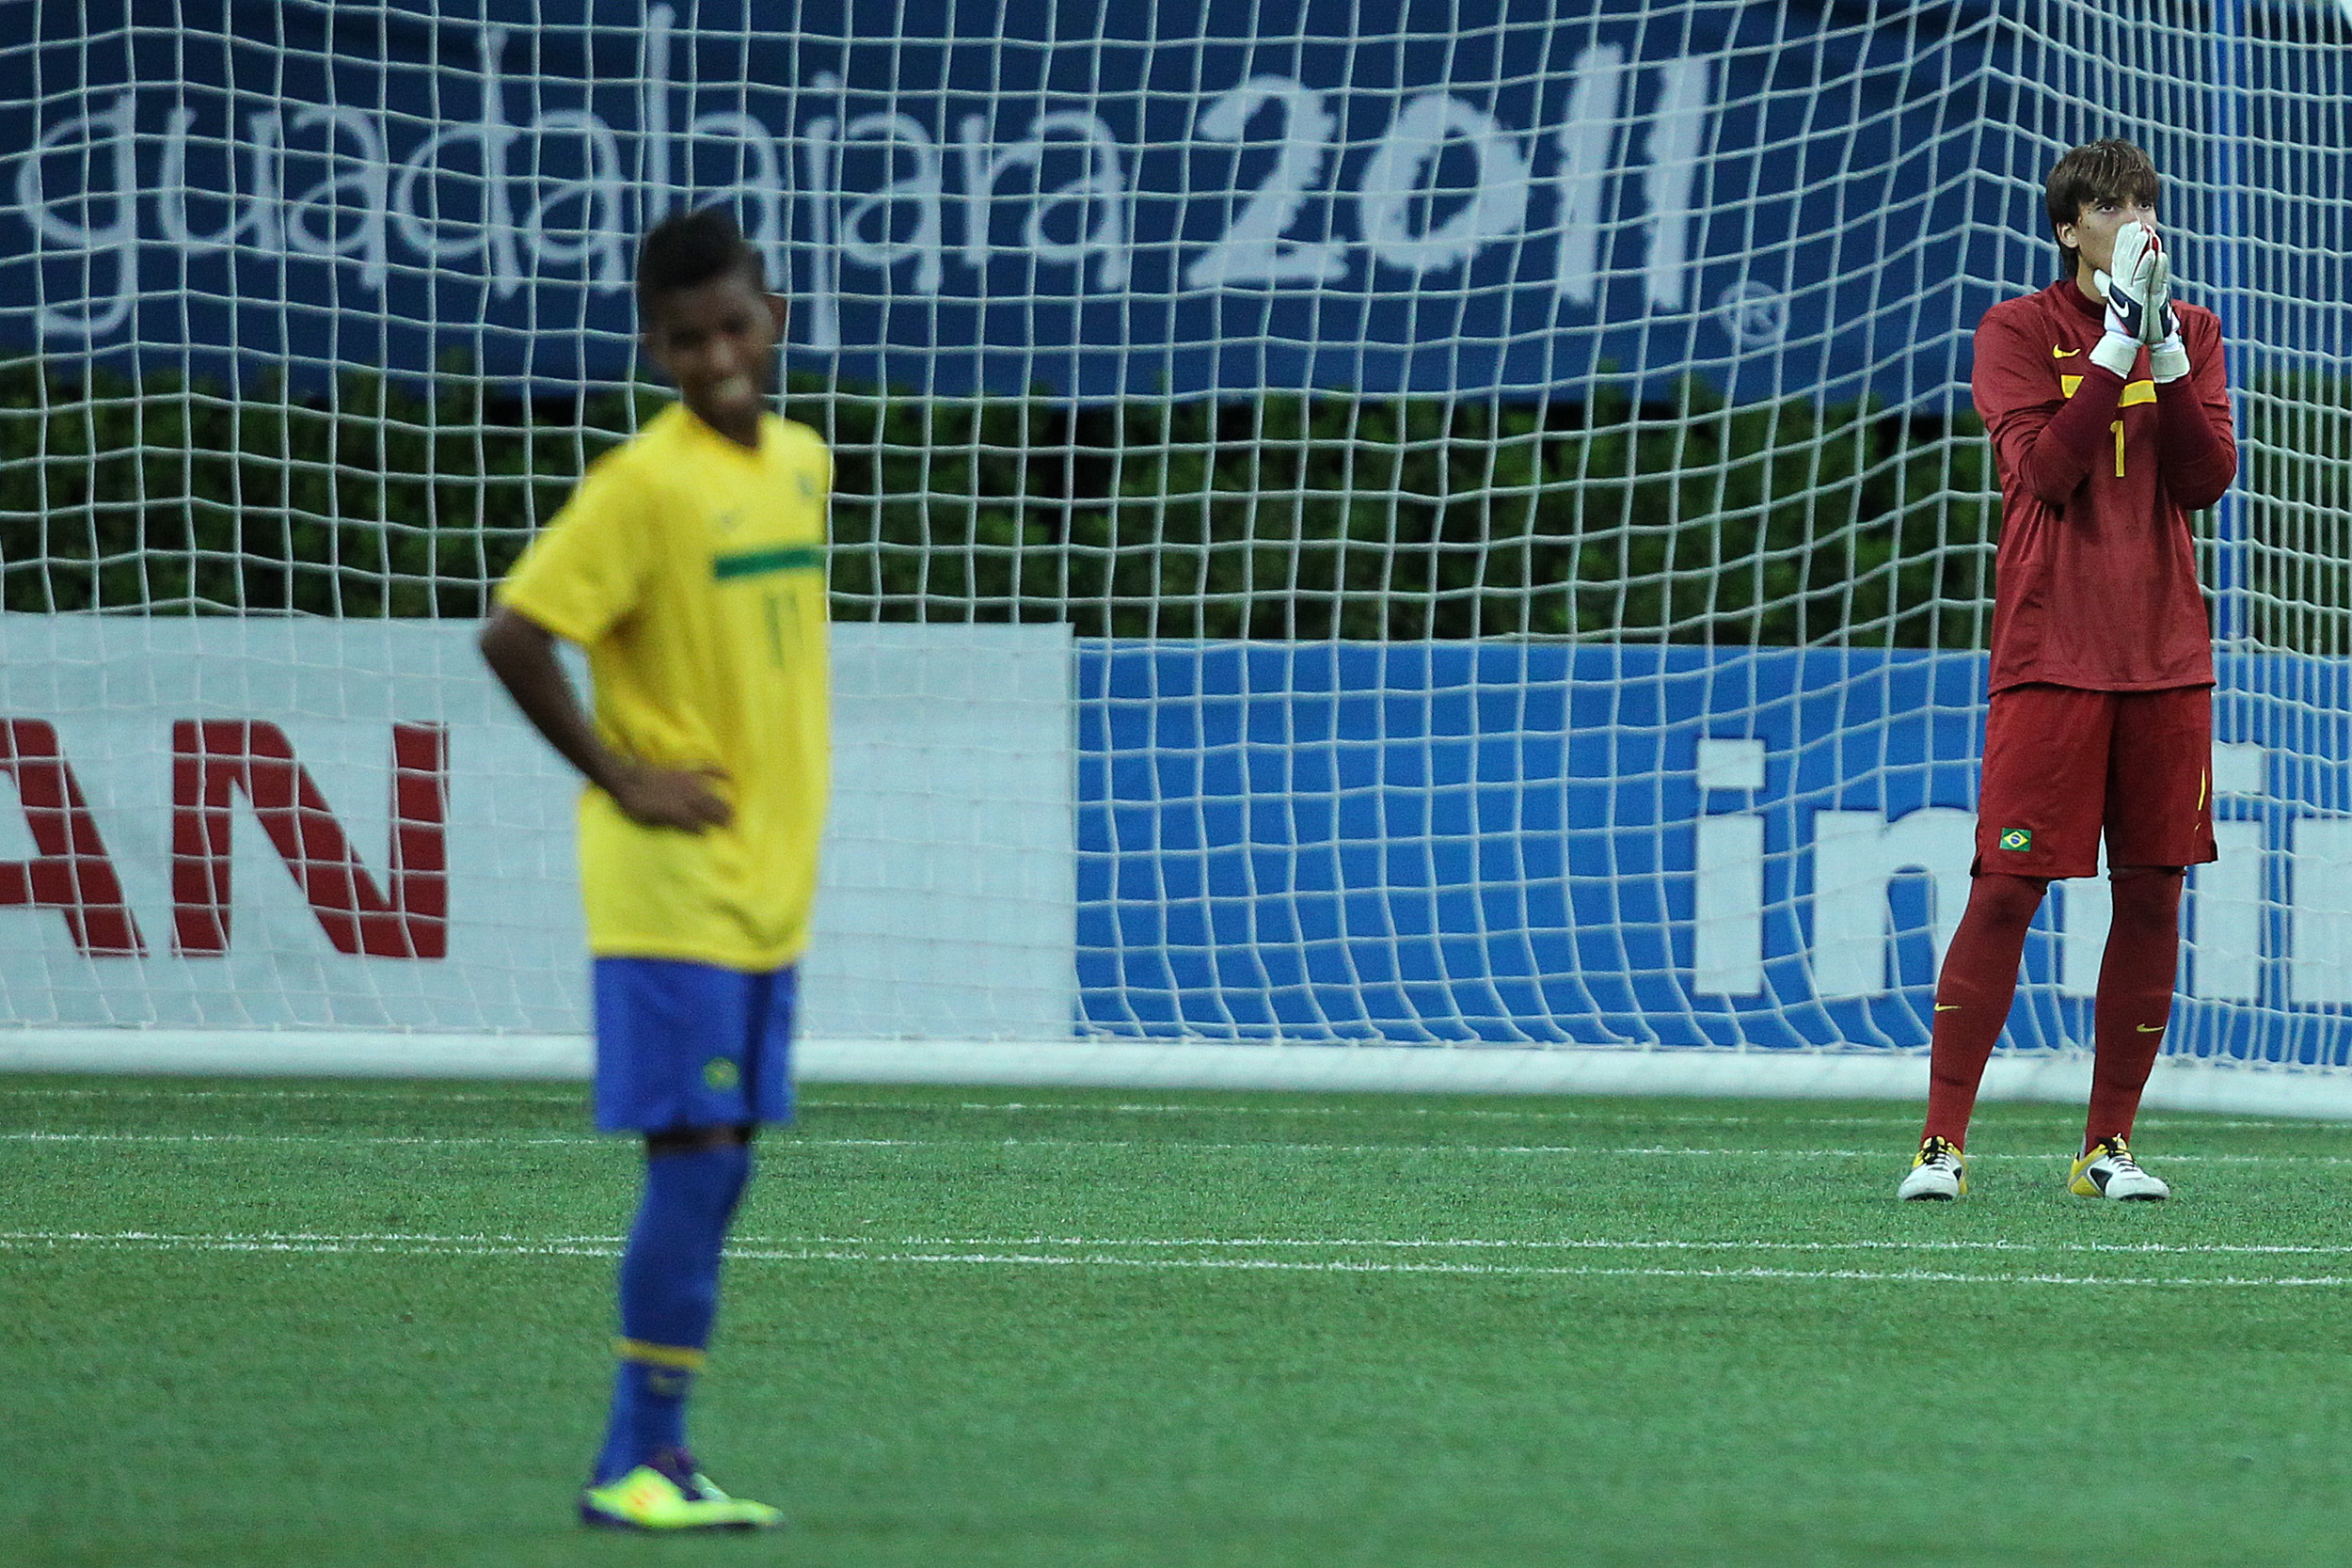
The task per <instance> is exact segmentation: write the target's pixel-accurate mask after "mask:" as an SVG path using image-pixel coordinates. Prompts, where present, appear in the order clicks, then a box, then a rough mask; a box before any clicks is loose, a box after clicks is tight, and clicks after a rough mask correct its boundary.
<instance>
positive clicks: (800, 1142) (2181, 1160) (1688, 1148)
mask: <svg viewBox="0 0 2352 1568" xmlns="http://www.w3.org/2000/svg"><path fill="white" fill-rule="evenodd" d="M6 1143H36V1144H40V1143H56V1144H159V1145H189V1144H265V1145H277V1144H285V1145H301V1146H321V1145H347V1146H351V1147H361V1146H366V1147H379V1146H381V1147H418V1148H621V1147H625V1140H624V1139H623V1138H622V1137H620V1136H604V1137H588V1136H574V1135H565V1134H555V1135H548V1134H539V1135H534V1136H528V1137H450V1136H443V1135H439V1134H417V1135H401V1134H387V1133H342V1132H24V1131H19V1132H0V1144H6ZM770 1147H771V1148H777V1147H781V1148H810V1149H834V1148H842V1149H869V1148H881V1149H981V1148H990V1149H1005V1148H1038V1149H1062V1150H1067V1149H1087V1148H1108V1149H1138V1148H1139V1149H1147V1150H1156V1151H1166V1152H1168V1153H1196V1154H1255V1155H1265V1154H1365V1155H1388V1156H1413V1157H1422V1156H1429V1155H1453V1154H1462V1155H1478V1154H1484V1155H1501V1156H1509V1157H1529V1156H1548V1157H1558V1158H1565V1159H1578V1158H1604V1159H1727V1160H1894V1161H1898V1162H1899V1160H1900V1158H1901V1156H1902V1154H1903V1152H1904V1151H1903V1150H1902V1149H1900V1148H1895V1149H1887V1148H1708V1147H1699V1146H1692V1145H1686V1144H1640V1145H1633V1146H1629V1147H1621V1148H1603V1147H1600V1146H1597V1145H1592V1144H1414V1143H1388V1144H1307V1143H1283V1142H1279V1141H1274V1140H1267V1141H1264V1142H1259V1143H1204V1142H1200V1141H1198V1140H1192V1139H1179V1138H987V1139H979V1138H817V1137H809V1136H806V1135H794V1134H785V1135H782V1136H780V1137H779V1138H778V1139H777V1140H776V1142H775V1144H772V1145H771V1146H770ZM2065 1158H2066V1156H2065V1155H2063V1154H2059V1153H2055V1152H2049V1151H2044V1152H2041V1153H2015V1154H2008V1153H1998V1154H1996V1153H1980V1154H1971V1155H1969V1156H1968V1159H1969V1162H1970V1163H1971V1164H1978V1163H1981V1162H1992V1161H2026V1162H2031V1163H2034V1164H2055V1163H2058V1162H2062V1161H2063V1160H2064V1159H2065ZM2152 1158H2153V1160H2154V1161H2155V1163H2156V1164H2227V1165H2265V1164H2282V1165H2352V1155H2345V1154H2189V1153H2182V1154H2175V1153H2169V1152H2168V1153H2162V1154H2158V1155H2155V1156H2153V1157H2152Z"/></svg>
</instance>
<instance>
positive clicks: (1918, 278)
mask: <svg viewBox="0 0 2352 1568" xmlns="http://www.w3.org/2000/svg"><path fill="white" fill-rule="evenodd" d="M1879 13H1883V14H1879ZM10 20H11V25H14V24H16V23H18V22H20V21H23V22H28V23H29V25H28V26H27V27H26V28H25V32H24V37H23V38H21V39H12V40H7V41H6V42H0V147H7V148H10V149H16V150H19V151H17V152H16V153H15V154H14V155H13V156H11V157H9V158H8V160H7V161H6V162H5V164H0V340H5V341H7V342H8V344H11V345H13V346H14V347H16V348H18V349H25V350H30V349H43V350H46V351H49V352H51V353H57V352H75V353H80V352H88V351H96V352H100V353H103V354H106V355H110V356H116V357H118V358H123V359H135V360H137V361H139V362H141V363H151V362H157V361H160V362H162V363H164V364H167V365H171V366H179V367H192V368H196V369H199V370H202V371H214V372H217V371H221V370H223V369H227V370H232V371H236V372H240V373H248V372H253V371H255V370H257V369H266V370H269V371H272V372H282V371H288V370H291V371H292V372H294V374H296V375H297V376H306V375H307V376H310V377H316V376H318V375H321V374H323V373H325V372H326V367H327V366H328V365H330V364H331V365H333V366H339V367H343V368H350V367H359V368H365V369H375V368H385V369H390V370H393V371H396V372H421V371H426V370H430V369H432V368H433V367H435V366H437V365H447V364H449V363H452V362H453V359H454V360H455V361H456V362H463V363H467V364H470V365H474V366H478V367H480V368H481V369H483V370H485V371H486V372H490V373H492V374H494V375H498V376H501V377H526V378H531V379H532V380H536V381H541V382H551V383H560V384H576V383H578V382H580V381H581V380H583V379H586V380H592V381H594V380H611V379H613V378H616V377H625V376H627V375H628V374H629V373H631V367H632V363H633V361H632V360H631V357H630V339H631V335H632V331H633V322H632V317H631V306H630V300H629V294H628V273H629V268H630V263H631V245H632V236H633V235H634V234H635V233H636V232H638V231H639V230H640V229H641V227H642V226H643V224H644V222H645V221H646V219H647V218H648V217H649V216H650V215H652V214H657V213H659V212H660V211H661V210H663V209H664V208H666V207H668V206H671V205H673V204H675V203H677V202H680V201H690V200H691V201H697V202H700V201H707V200H726V201H731V202H733V203H734V204H735V205H736V206H737V208H738V209H739V211H740V212H741V214H742V215H743V218H744V221H745V223H746V225H747V227H748V228H749V229H750V230H751V231H752V232H753V233H754V234H755V237H756V238H757V240H758V241H759V243H760V245H762V247H763V248H764V249H765V250H766V251H767V253H768V255H769V257H770V259H771V270H772V271H773V273H774V274H775V275H776V277H777V278H778V279H779V281H780V283H781V284H782V286H783V287H785V288H786V289H787V291H788V292H789V293H791V294H792V296H793V298H794V301H795V311H796V318H795V322H794V325H793V326H792V329H791V334H790V337H791V344H792V350H793V355H794V362H795V363H797V364H799V365H801V366H803V367H804V368H810V369H822V370H825V371H827V372H833V373H837V374H843V375H847V376H850V377H852V378H855V379H857V380H860V381H864V382H867V383H878V384H884V385H893V386H898V387H903V388H910V389H914V390H920V391H942V392H966V391H971V390H975V389H988V390H993V391H997V392H1024V391H1027V390H1030V389H1032V388H1039V387H1043V388H1050V389H1052V390H1054V391H1056V392H1059V393H1063V394H1074V395H1077V396H1081V397H1107V396H1113V395H1120V394H1136V393H1141V394H1157V393H1178V394H1184V393H1199V392H1240V393H1254V392H1258V391H1261V390H1264V389H1268V388H1293V389H1304V388H1352V389H1361V390H1368V391H1375V392H1388V391H1395V390H1404V389H1409V390H1420V391H1445V392H1457V393H1464V394H1499V395H1534V394H1537V393H1542V392H1546V391H1549V390H1550V389H1554V388H1561V389H1564V390H1565V392H1566V393H1567V395H1571V396H1575V395H1581V392H1579V390H1578V389H1579V388H1581V387H1583V386H1584V385H1585V384H1586V383H1588V382H1589V380H1590V379H1591V378H1592V377H1594V376H1595V375H1603V374H1606V375H1615V376H1622V377H1625V378H1628V379H1629V380H1632V381H1634V382H1636V383H1639V384H1640V385H1641V386H1643V387H1644V388H1648V389H1651V390H1654V391H1664V390H1666V389H1668V388H1671V387H1672V385H1673V384H1674V383H1675V382H1677V380H1679V379H1680V378H1682V377H1685V376H1689V375H1697V376H1701V377H1703V378H1705V379H1707V380H1708V381H1709V382H1711V383H1713V384H1715V385H1716V386H1718V387H1719V388H1723V389H1724V390H1727V391H1729V392H1731V393H1732V394H1733V395H1734V396H1737V397H1750V396H1766V395H1774V394H1778V393H1781V392H1784V391H1788V390H1806V391H1811V390H1815V389H1827V390H1828V391H1830V392H1831V393H1833V394H1836V395H1845V394H1851V393H1853V392H1858V391H1860V390H1861V389H1863V388H1866V387H1867V388H1874V389H1876V390H1877V391H1878V392H1879V393H1880V394H1881V395H1882V396H1883V397H1884V398H1886V399H1888V400H1889V401H1893V402H1898V403H1902V404H1917V403H1920V402H1922V401H1927V402H1937V403H1940V402H1943V401H1947V400H1948V399H1949V397H1950V396H1951V395H1952V393H1953V391H1954V389H1955V388H1958V387H1959V386H1960V385H1961V384H1962V383H1963V382H1964V379H1965V357H1964V355H1965V342H1966V339H1967V334H1968V332H1969V331H1970V329H1972V328H1973V326H1974V325H1975V321H1976V318H1977V316H1978V315H1979V314H1980V313H1981V311H1982V309H1983V308H1984V306H1986V305H1987V304H1989V303H1991V302H1992V301H1993V300H1994V298H1996V297H1998V296H1999V295H2001V294H2003V293H2012V292H2015V291H2016V290H2017V289H2018V288H2020V287H2032V286H2036V285H2038V284H2039V283H2041V282H2042V281H2043V280H2044V279H2045V278H2046V277H2047V275H2048V269H2049V266H2050V259H2049V253H2048V247H2047V245H2044V244H2042V243H2041V242H2039V241H2038V240H2037V239H2036V238H2035V233H2036V230H2037V229H2038V227H2039V226H2040V219H2039V216H2038V214H2037V204H2036V201H2035V190H2034V186H2035V185H2036V184H2037V183H2038V182H2039V180H2040V177H2041V173H2042V168H2043V167H2044V166H2046V162H2047V159H2048V157H2049V155H2050V147H2051V142H2050V138H2049V136H2048V135H2047V134H2046V133H2045V132H2042V131H2041V130H2040V129H2038V126H2037V123H2036V121H2037V117H2040V118H2043V119H2046V118H2047V117H2046V116H2044V115H2042V114H2041V111H2040V109H2039V108H2038V107H2037V105H2036V103H2034V102H2031V101H2029V100H2030V97H2031V95H2029V94H2026V93H2021V91H2020V90H2019V88H2018V87H2017V86H2016V84H2015V82H2014V80H2013V79H2012V78H2010V77H2007V76H2005V75H2004V71H2003V61H2004V59H2005V58H2006V57H2007V54H2006V52H2007V51H2008V50H2009V48H2010V46H2009V45H2007V44H2005V43H2004V41H2003V40H2004V37H2005V35H2004V33H2003V32H2002V29H2001V27H2000V25H1999V24H1998V22H1997V20H1996V18H1995V16H1994V13H1993V11H1992V10H1990V9H1989V8H1974V7H1952V6H1915V7H1911V8H1877V9H1876V11H1875V12H1872V13H1864V12H1858V11H1855V10H1853V9H1851V8H1840V7H1835V6H1828V5H1818V6H1817V5H1804V4H1799V5H1790V6H1781V7H1756V6H1747V5H1733V4H1725V3H1721V0H1685V3H1664V4H1658V3H1647V4H1643V3H1636V0H1597V3H1595V4H1591V5H1580V6H1576V7H1573V8H1571V7H1566V6H1563V5H1560V4H1557V3H1553V4H1541V3H1534V0H1442V3H1440V0H1408V3H1406V4H1404V5H1402V6H1399V7H1394V8H1381V7H1373V8H1366V7H1362V6H1359V4H1357V3H1356V0H1304V3H1303V4H1299V5H1293V6H1290V7H1287V8H1284V7H1277V6H1268V5H1265V4H1263V0H1159V3H1156V4H1149V5H1109V4H1105V3H1103V0H1088V3H1084V4H1080V3H1076V0H1056V3H1044V4H1038V5H1031V6H1006V5H1002V4H999V3H997V0H985V3H983V0H930V3H928V4H926V3H919V0H908V3H904V4H900V3H896V0H893V3H880V0H807V3H805V4H802V5H797V6H791V7H776V6H770V5H765V4H759V5H755V4H751V3H749V0H704V3H696V4H690V5H683V6H679V5H673V4H667V3H664V4H654V5H645V4H643V3H642V0H530V3H525V0H451V3H446V4H437V5H430V6H424V5H419V6H403V5H356V4H340V5H323V4H322V5H302V4H284V3H277V0H271V3H262V0H169V3H154V0H30V3H29V4H20V5H19V6H16V7H13V8H11V11H10ZM2005 82H2006V83H2007V86H2006V87H2004V85H2003V84H2004V83H2005ZM2174 129H2175V131H2176V132H2177V133H2178V134H2180V135H2189V136H2193V135H2195V134H2196V132H2197V130H2198V129H2199V128H2198V127H2197V126H2191V125H2184V126H2180V127H2176V128H2174ZM2060 145H2062V143H2061V144H2060ZM2190 270H2192V271H2193V267H2192V268H2191V269H2190Z"/></svg>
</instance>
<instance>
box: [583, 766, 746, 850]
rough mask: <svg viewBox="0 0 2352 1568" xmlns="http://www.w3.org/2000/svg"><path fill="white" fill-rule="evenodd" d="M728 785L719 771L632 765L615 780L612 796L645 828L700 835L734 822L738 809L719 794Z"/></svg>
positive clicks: (630, 818)
mask: <svg viewBox="0 0 2352 1568" xmlns="http://www.w3.org/2000/svg"><path fill="white" fill-rule="evenodd" d="M726 782H727V776H726V775H725V774H724V773H722V772H720V771H719V770H718V769H717V768H654V767H650V766H648V765H646V764H644V763H628V764H627V765H625V766H624V767H623V768H621V770H620V771H619V773H617V774H616V775H615V776H614V778H613V780H612V799H613V801H614V803H616V804H617V805H619V807H620V808H621V810H622V811H623V812H625V813H626V814H628V819H629V820H630V821H632V822H635V823H637V824H639V825H640V826H642V827H647V828H675V829H677V830H679V831H680V832H690V833H699V832H705V831H706V830H707V829H711V828H723V827H725V826H726V825H727V824H728V823H729V822H730V821H732V820H734V817H735V808H734V807H732V806H730V805H728V804H727V802H726V798H725V797H724V796H723V795H721V794H720V793H719V789H720V786H722V785H723V784H725V783H726Z"/></svg>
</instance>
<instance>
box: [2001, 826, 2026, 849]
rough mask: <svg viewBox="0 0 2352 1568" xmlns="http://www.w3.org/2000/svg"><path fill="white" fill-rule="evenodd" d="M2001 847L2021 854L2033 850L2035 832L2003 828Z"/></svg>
mask: <svg viewBox="0 0 2352 1568" xmlns="http://www.w3.org/2000/svg"><path fill="white" fill-rule="evenodd" d="M2001 847H2002V848H2004V849H2011V850H2016V851H2019V852H2023V851H2025V850H2027V849H2030V848H2032V847H2033V830H2032V829H2031V828H2003V829H2002V830H2001Z"/></svg>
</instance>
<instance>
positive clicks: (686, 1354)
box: [612, 1339, 704, 1372]
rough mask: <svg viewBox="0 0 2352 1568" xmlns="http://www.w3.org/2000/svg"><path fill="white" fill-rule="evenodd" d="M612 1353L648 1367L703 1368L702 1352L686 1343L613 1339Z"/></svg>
mask: <svg viewBox="0 0 2352 1568" xmlns="http://www.w3.org/2000/svg"><path fill="white" fill-rule="evenodd" d="M612 1354H615V1355H617V1356H619V1357H620V1358H621V1359H622V1360H624V1361H642V1362H644V1364H645V1365H646V1366H648V1367H674V1368H675V1369H676V1370H679V1371H681V1372H699V1371H701V1370H703V1360H704V1356H703V1353H702V1352H701V1351H698V1350H694V1349H692V1348H691V1347H690V1346H686V1345H657V1344H653V1343H650V1342H649V1341H647V1340H644V1339H615V1340H613V1341H612Z"/></svg>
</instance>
